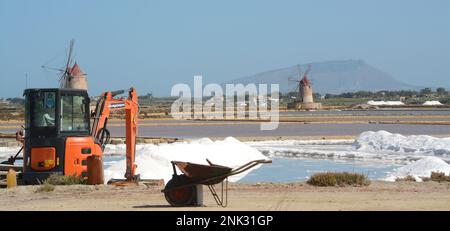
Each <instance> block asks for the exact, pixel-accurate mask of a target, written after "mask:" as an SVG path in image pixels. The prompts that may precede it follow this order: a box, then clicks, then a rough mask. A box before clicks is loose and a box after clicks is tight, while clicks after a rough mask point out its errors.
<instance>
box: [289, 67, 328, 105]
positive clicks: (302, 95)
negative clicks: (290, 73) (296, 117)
mask: <svg viewBox="0 0 450 231" xmlns="http://www.w3.org/2000/svg"><path fill="white" fill-rule="evenodd" d="M297 71H298V75H299V77H300V79H298V80H297V79H292V78H289V81H292V82H296V83H297V87H296V88H295V91H298V94H297V99H296V102H294V104H292V105H293V106H291V107H293V108H296V109H307V110H309V109H320V108H321V104H320V103H314V99H313V91H312V86H311V81H310V80H309V79H308V74H309V72H310V71H311V65H308V68H307V69H306V71H305V72H304V73H303V74H302V72H301V68H300V65H297Z"/></svg>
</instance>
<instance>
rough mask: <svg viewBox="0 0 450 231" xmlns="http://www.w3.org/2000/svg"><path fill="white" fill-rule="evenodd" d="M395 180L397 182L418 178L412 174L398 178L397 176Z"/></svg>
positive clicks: (413, 180) (412, 180) (411, 180)
mask: <svg viewBox="0 0 450 231" xmlns="http://www.w3.org/2000/svg"><path fill="white" fill-rule="evenodd" d="M395 181H396V182H401V181H410V182H415V181H416V178H414V177H413V176H411V175H407V176H405V177H397V178H395Z"/></svg>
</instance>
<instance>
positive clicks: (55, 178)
mask: <svg viewBox="0 0 450 231" xmlns="http://www.w3.org/2000/svg"><path fill="white" fill-rule="evenodd" d="M45 183H47V184H51V185H74V184H86V180H85V179H83V178H81V177H78V176H63V175H59V174H52V175H50V176H49V177H48V178H47V180H45V181H44V184H45Z"/></svg>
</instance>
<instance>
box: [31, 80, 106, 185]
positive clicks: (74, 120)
mask: <svg viewBox="0 0 450 231" xmlns="http://www.w3.org/2000/svg"><path fill="white" fill-rule="evenodd" d="M24 96H25V140H24V153H23V173H22V180H23V181H24V183H25V184H36V183H40V182H42V181H43V180H45V179H46V178H47V177H48V176H49V175H50V174H54V173H56V174H61V175H75V176H79V177H86V175H87V167H86V158H87V157H88V156H90V155H93V154H95V155H100V156H101V155H102V150H101V147H100V145H99V144H96V142H95V141H94V139H93V138H92V137H91V134H90V133H91V131H90V113H89V103H90V100H89V97H88V94H87V91H85V90H78V89H58V88H50V89H26V90H25V91H24Z"/></svg>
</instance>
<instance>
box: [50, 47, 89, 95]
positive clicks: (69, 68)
mask: <svg viewBox="0 0 450 231" xmlns="http://www.w3.org/2000/svg"><path fill="white" fill-rule="evenodd" d="M74 44H75V40H74V39H72V40H70V45H69V49H68V51H67V61H66V65H65V67H64V69H58V68H52V67H48V66H42V68H44V69H51V70H57V71H59V74H58V76H59V87H60V88H73V89H83V90H87V88H88V85H87V78H86V74H85V73H84V72H83V71H82V70H81V69H80V66H79V65H78V64H77V63H76V62H75V63H74V64H72V63H73V46H74Z"/></svg>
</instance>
